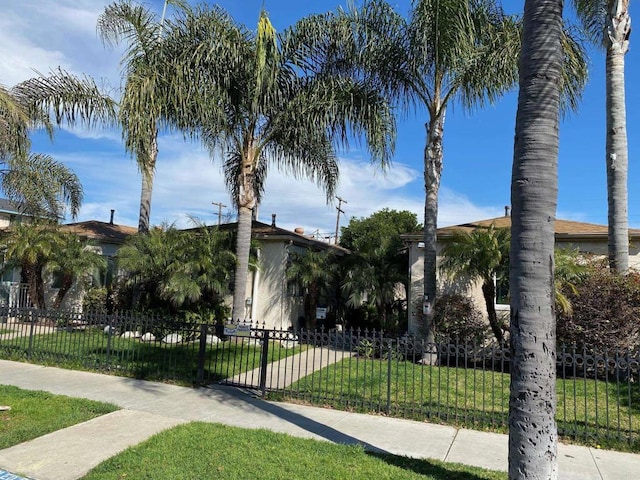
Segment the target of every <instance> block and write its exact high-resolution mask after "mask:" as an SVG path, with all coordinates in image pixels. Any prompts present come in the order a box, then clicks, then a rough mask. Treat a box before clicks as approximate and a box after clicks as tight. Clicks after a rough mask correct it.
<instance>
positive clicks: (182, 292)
mask: <svg viewBox="0 0 640 480" xmlns="http://www.w3.org/2000/svg"><path fill="white" fill-rule="evenodd" d="M116 259H117V265H118V268H119V269H121V270H122V271H123V272H124V273H125V282H126V283H127V284H128V285H130V286H132V287H135V288H136V289H137V290H138V291H139V292H140V294H141V296H142V297H143V298H142V300H143V301H145V302H146V303H147V304H148V305H154V306H156V307H157V306H159V305H163V304H164V305H165V306H167V307H168V308H170V309H173V310H175V309H177V308H181V307H184V306H185V305H189V304H194V303H198V304H203V303H207V304H209V305H217V304H219V303H221V302H222V296H223V295H224V294H225V293H227V290H228V285H229V282H230V280H231V272H232V270H233V265H234V261H235V257H234V255H233V253H232V251H231V249H230V244H229V242H228V237H227V236H226V235H224V234H223V233H222V232H220V231H218V230H217V229H216V228H211V227H206V226H204V225H201V226H199V227H198V228H197V229H194V230H189V231H184V230H177V229H176V228H175V227H173V226H170V225H164V226H162V227H160V228H154V229H152V230H150V231H149V232H147V233H144V234H142V233H141V234H139V235H136V236H133V237H131V238H130V239H129V240H128V241H127V242H126V243H125V245H123V246H122V247H121V248H120V249H119V250H118V253H117V255H116Z"/></svg>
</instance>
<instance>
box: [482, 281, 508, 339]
mask: <svg viewBox="0 0 640 480" xmlns="http://www.w3.org/2000/svg"><path fill="white" fill-rule="evenodd" d="M482 295H483V296H484V304H485V306H486V307H487V316H488V317H489V325H491V331H492V332H493V335H494V336H495V337H496V340H497V341H498V343H499V344H502V342H504V336H503V335H502V326H501V325H500V323H498V314H497V313H496V303H495V298H496V286H495V284H494V283H493V278H489V279H486V280H484V281H483V282H482Z"/></svg>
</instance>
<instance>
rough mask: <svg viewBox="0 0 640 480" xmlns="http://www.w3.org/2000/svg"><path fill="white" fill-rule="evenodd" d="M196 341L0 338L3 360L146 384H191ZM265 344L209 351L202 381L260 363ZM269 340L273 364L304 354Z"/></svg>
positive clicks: (67, 335)
mask: <svg viewBox="0 0 640 480" xmlns="http://www.w3.org/2000/svg"><path fill="white" fill-rule="evenodd" d="M198 348H199V342H198V341H197V340H195V341H193V342H188V343H180V344H176V345H168V344H161V343H156V342H154V343H144V342H141V341H140V340H137V339H128V338H121V337H119V336H112V337H111V338H110V339H109V336H108V335H105V334H104V332H103V331H102V330H100V329H86V330H71V331H67V330H55V331H53V332H51V333H41V334H38V335H34V336H33V337H32V338H31V343H30V339H29V337H28V336H25V337H20V338H14V339H9V340H0V358H3V359H6V360H17V361H29V362H33V363H39V364H44V365H55V366H57V367H62V368H70V369H84V370H93V371H108V372H110V373H114V374H117V375H122V376H130V377H134V378H141V379H146V380H158V381H168V382H173V383H177V384H181V385H192V384H193V383H194V382H195V381H196V379H197V373H198ZM261 348H262V347H261V346H260V345H247V344H246V343H243V342H234V341H227V342H224V343H221V344H218V345H213V346H211V345H208V346H207V348H206V350H205V358H204V372H203V373H204V375H203V379H202V380H203V383H212V382H216V381H219V380H222V379H224V378H228V377H233V376H234V375H237V374H239V373H242V372H246V371H249V370H253V369H254V368H257V367H258V366H259V365H260V351H261ZM301 348H304V347H300V346H298V347H296V348H290V349H287V348H283V347H281V345H280V343H278V342H270V347H269V353H270V355H269V361H270V362H272V361H277V360H279V359H282V358H285V357H287V356H290V355H294V354H296V353H299V352H300V351H301Z"/></svg>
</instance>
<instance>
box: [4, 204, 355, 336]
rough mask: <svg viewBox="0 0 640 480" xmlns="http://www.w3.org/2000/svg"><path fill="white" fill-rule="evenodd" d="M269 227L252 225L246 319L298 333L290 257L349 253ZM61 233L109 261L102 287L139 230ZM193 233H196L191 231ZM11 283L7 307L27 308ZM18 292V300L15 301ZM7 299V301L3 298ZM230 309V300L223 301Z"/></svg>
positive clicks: (112, 227)
mask: <svg viewBox="0 0 640 480" xmlns="http://www.w3.org/2000/svg"><path fill="white" fill-rule="evenodd" d="M3 213H4V212H3V210H2V204H1V203H0V222H2V218H3V217H2V215H3ZM10 215H19V212H9V211H7V217H8V218H7V224H6V225H7V226H8V224H9V219H10V218H12V217H9V216H10ZM272 218H273V219H272V223H271V225H269V224H266V223H261V222H258V221H254V222H253V225H252V239H253V241H254V242H255V244H256V246H257V255H258V261H257V264H258V268H257V269H256V270H255V271H253V272H250V274H249V279H248V284H247V299H246V301H245V305H246V312H245V317H246V318H247V319H251V320H252V321H253V322H258V323H259V324H260V325H263V324H264V325H265V326H266V327H267V328H278V329H280V328H282V329H287V328H289V327H294V328H296V327H298V321H299V318H300V317H301V316H303V314H304V301H303V300H304V299H303V294H302V291H301V290H300V289H299V288H297V287H296V286H294V285H291V283H290V282H288V281H287V276H286V270H287V266H288V264H289V262H290V255H291V254H292V253H294V252H302V251H304V250H305V249H307V248H311V249H315V250H329V249H330V250H334V251H336V252H338V253H339V254H344V253H346V252H347V250H345V249H344V248H341V247H338V246H335V245H330V244H328V243H326V242H323V241H320V240H317V239H315V238H313V237H310V236H306V235H304V231H303V230H302V229H299V228H296V229H295V231H294V232H291V231H289V230H285V229H283V228H279V227H277V226H276V224H275V215H273V216H272ZM220 228H221V229H222V230H229V231H234V230H235V229H236V228H237V223H228V224H223V225H221V226H220ZM60 229H61V230H62V231H66V232H71V233H75V234H77V235H78V236H80V237H81V238H82V239H87V240H90V241H91V243H92V244H93V246H94V248H95V249H96V250H97V251H98V252H99V253H100V254H101V255H103V256H105V257H107V260H108V265H109V268H108V269H107V271H105V272H103V274H102V277H101V278H100V279H99V283H100V285H107V284H108V282H110V280H111V277H112V275H113V274H114V271H113V265H114V263H113V261H112V259H113V257H114V256H115V255H116V252H117V251H118V249H119V248H120V246H121V245H122V244H123V243H124V242H125V241H126V239H127V238H129V237H130V236H131V235H135V234H136V233H137V228H135V227H129V226H125V225H117V224H115V223H113V213H112V215H111V220H110V221H109V222H108V223H107V222H100V221H97V220H88V221H84V222H77V223H69V224H65V225H61V226H60ZM190 230H196V229H190ZM10 274H11V278H10V279H9V280H8V281H7V282H6V286H7V289H12V292H13V294H12V295H13V297H14V298H13V300H12V302H11V305H16V306H18V305H21V306H22V305H26V302H27V296H26V288H21V285H20V283H19V282H20V272H19V270H15V271H13V272H10ZM19 292H21V293H22V297H20V298H19ZM56 293H57V288H55V285H54V284H52V283H51V282H49V283H48V284H47V292H46V298H47V304H49V302H50V300H51V299H52V298H53V296H54V295H55V294H56ZM82 296H83V291H82V288H80V287H78V286H77V285H75V286H74V288H72V290H71V291H70V292H69V293H68V294H67V296H66V297H65V300H64V304H63V307H65V308H68V307H77V306H80V305H81V304H82ZM7 298H9V296H8V294H7ZM225 301H226V302H227V303H228V304H229V305H231V296H229V298H227V299H225Z"/></svg>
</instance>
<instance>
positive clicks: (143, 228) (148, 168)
mask: <svg viewBox="0 0 640 480" xmlns="http://www.w3.org/2000/svg"><path fill="white" fill-rule="evenodd" d="M157 159H158V140H157V137H156V136H154V138H153V141H152V143H151V150H150V152H149V158H148V160H147V162H145V163H144V164H140V165H139V167H140V174H141V175H142V188H141V190H140V216H139V218H138V232H140V233H147V232H148V231H149V219H150V218H151V196H152V194H153V179H154V176H155V173H156V160H157Z"/></svg>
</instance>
